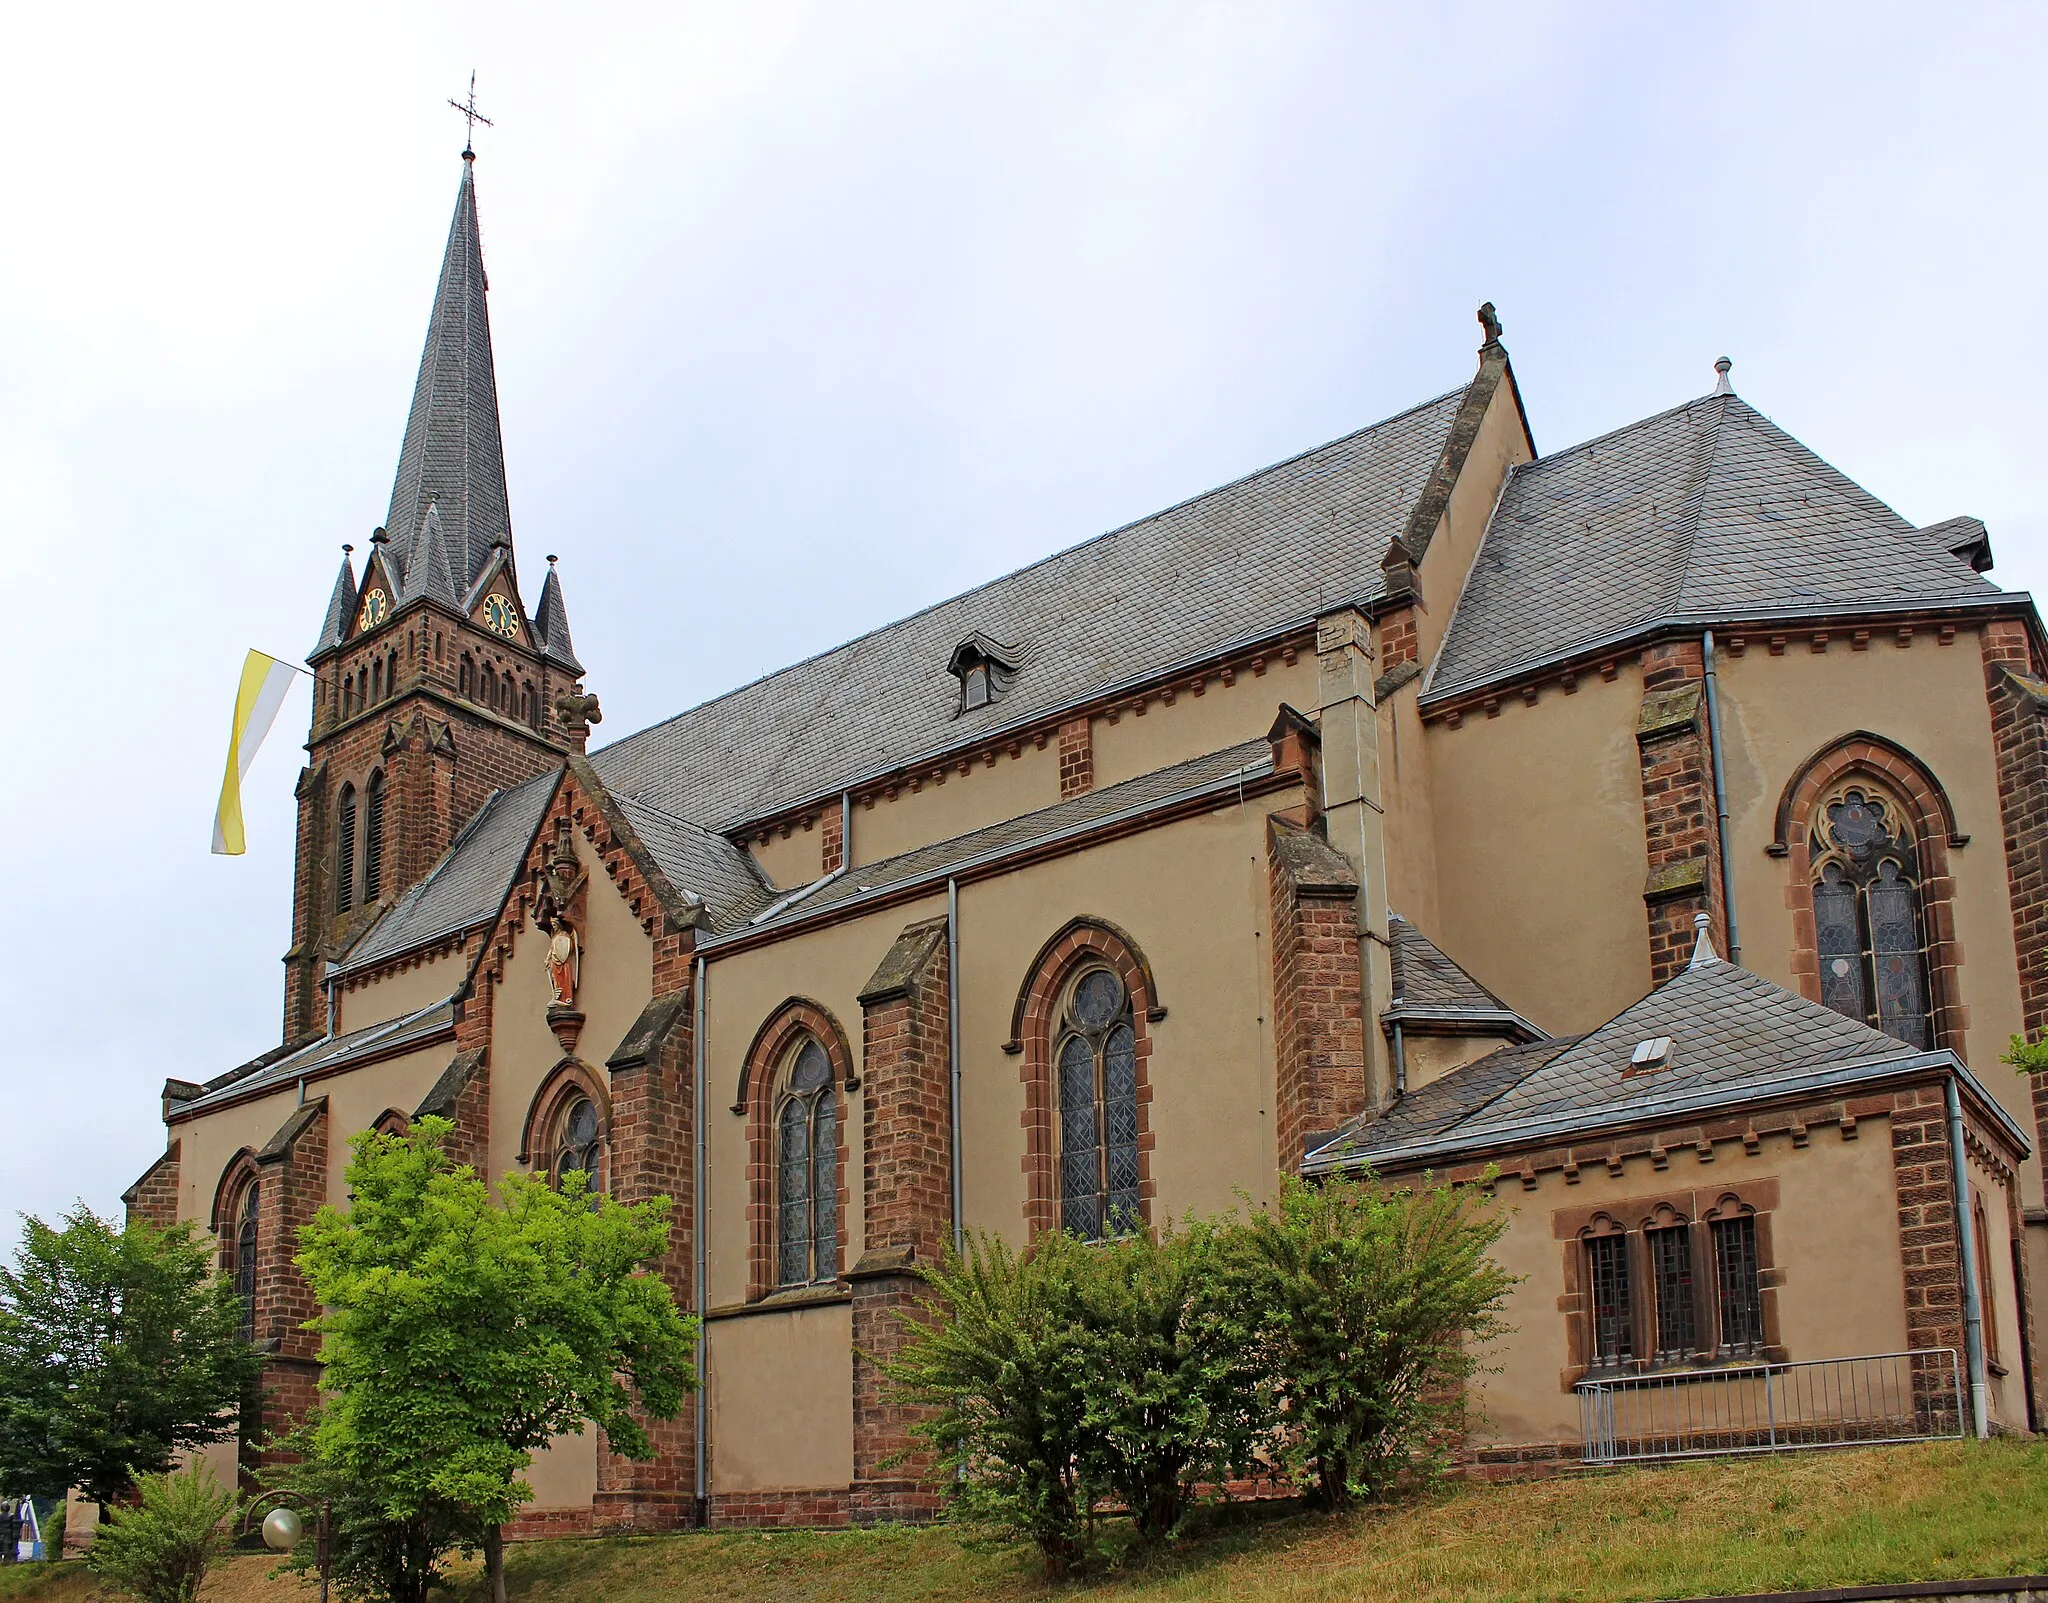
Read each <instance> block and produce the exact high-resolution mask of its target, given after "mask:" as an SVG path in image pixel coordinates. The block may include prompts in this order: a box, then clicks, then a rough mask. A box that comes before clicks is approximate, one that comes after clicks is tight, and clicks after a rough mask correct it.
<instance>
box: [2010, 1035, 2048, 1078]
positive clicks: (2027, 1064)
mask: <svg viewBox="0 0 2048 1603" xmlns="http://www.w3.org/2000/svg"><path fill="white" fill-rule="evenodd" d="M2004 1056H2005V1061H2006V1062H2008V1063H2010V1064H2011V1065H2012V1066H2013V1067H2014V1068H2016V1069H2018V1070H2019V1071H2020V1073H2022V1074H2035V1073H2039V1072H2040V1071H2042V1070H2048V1035H2044V1036H2042V1037H2041V1039H2040V1040H2038V1041H2029V1040H2028V1039H2027V1038H2026V1037H2025V1036H2024V1035H2015V1036H2014V1037H2013V1038H2012V1042H2011V1044H2010V1045H2008V1046H2007V1047H2006V1049H2005V1054H2004Z"/></svg>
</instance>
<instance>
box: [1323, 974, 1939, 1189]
mask: <svg viewBox="0 0 2048 1603" xmlns="http://www.w3.org/2000/svg"><path fill="white" fill-rule="evenodd" d="M1659 1036H1665V1037H1669V1039H1670V1042H1671V1054H1670V1061H1669V1066H1668V1067H1666V1068H1662V1069H1656V1070H1652V1071H1650V1072H1648V1073H1640V1074H1630V1073H1628V1072H1627V1071H1628V1070H1629V1069H1630V1066H1631V1061H1630V1060H1631V1058H1632V1056H1633V1055H1634V1052H1635V1049H1636V1047H1637V1045H1638V1044H1639V1043H1640V1042H1643V1041H1647V1040H1651V1039H1654V1038H1656V1037H1659ZM1536 1046H1538V1047H1544V1048H1553V1049H1554V1048H1557V1046H1558V1043H1556V1042H1539V1043H1536ZM1918 1055H1919V1054H1918V1053H1917V1052H1916V1050H1915V1049H1914V1048H1913V1047H1910V1046H1908V1045H1906V1044H1905V1043H1904V1042H1901V1041H1896V1040H1894V1039H1893V1038H1892V1037H1891V1036H1889V1035H1884V1034H1880V1033H1879V1032H1878V1031H1876V1030H1873V1029H1871V1028H1870V1027H1869V1026H1868V1025H1865V1024H1861V1023H1859V1022H1858V1021H1856V1020H1855V1019H1847V1018H1844V1017H1842V1015H1841V1014H1839V1013H1836V1012H1834V1011H1832V1010H1831V1009H1829V1008H1825V1007H1823V1006H1821V1004H1820V1003H1818V1002H1812V1001H1808V1000H1807V999H1806V998H1805V997H1802V996H1795V995H1794V994H1793V993H1792V992H1790V991H1787V990H1785V989H1784V988H1783V987H1782V986H1778V985H1774V984H1772V983H1771V981H1769V980H1767V979H1765V978H1763V977H1762V976H1761V975H1758V974H1752V973H1750V972H1749V971H1748V970H1747V969H1741V968H1737V967H1735V966H1734V965H1733V964H1731V963H1724V962H1722V961H1721V960H1720V959H1718V958H1708V959H1706V960H1704V961H1696V962H1694V963H1693V964H1692V965H1691V966H1690V967H1688V968H1685V969H1682V970H1681V971H1680V972H1679V973H1678V974H1676V975H1675V976H1673V977H1672V978H1671V979H1669V980H1667V981H1666V982H1665V983H1664V984H1662V985H1660V986H1659V987H1658V988H1657V989H1656V990H1654V991H1652V992H1651V993H1650V994H1649V995H1648V996H1646V997H1644V998H1643V999H1642V1000H1641V1001H1639V1002H1636V1003H1634V1004H1632V1005H1631V1006H1629V1007H1626V1008H1624V1009H1623V1010H1622V1011H1621V1012H1620V1013H1618V1014H1616V1015H1615V1016H1614V1017H1613V1018H1612V1019H1610V1020H1608V1021H1607V1023H1605V1024H1603V1025H1601V1026H1600V1028H1598V1029H1597V1030H1594V1031H1592V1032H1591V1033H1590V1034H1587V1035H1583V1036H1581V1037H1579V1038H1578V1039H1577V1040H1575V1041H1572V1042H1569V1043H1567V1044H1565V1045H1564V1046H1563V1047H1562V1049H1561V1050H1546V1051H1538V1050H1534V1049H1532V1048H1529V1047H1506V1048H1503V1049H1502V1050H1501V1051H1499V1052H1493V1053H1489V1054H1488V1055H1487V1056H1486V1057H1483V1058H1480V1059H1478V1060H1477V1061H1475V1062H1472V1063H1468V1064H1465V1065H1464V1066H1463V1067H1461V1068H1456V1069H1453V1070H1451V1071H1450V1072H1449V1073H1448V1074H1446V1075H1445V1076H1444V1077H1443V1078H1442V1079H1441V1080H1437V1081H1434V1082H1432V1083H1431V1084H1430V1085H1429V1086H1427V1087H1425V1088H1424V1090H1423V1091H1421V1092H1418V1093H1417V1094H1416V1098H1415V1099H1414V1100H1420V1099H1421V1098H1424V1097H1428V1099H1429V1100H1428V1101H1426V1102H1422V1103H1421V1106H1420V1107H1418V1108H1413V1109H1410V1108H1405V1106H1404V1104H1402V1103H1397V1104H1396V1105H1395V1107H1394V1108H1393V1109H1392V1110H1390V1111H1389V1112H1388V1113H1387V1114H1385V1115H1384V1116H1382V1117H1381V1118H1379V1119H1376V1120H1361V1121H1359V1122H1358V1123H1356V1124H1354V1125H1353V1126H1351V1127H1349V1128H1348V1129H1347V1130H1346V1131H1344V1132H1342V1133H1341V1134H1340V1135H1338V1136H1335V1137H1333V1138H1332V1141H1331V1143H1330V1144H1329V1146H1328V1147H1327V1148H1326V1149H1325V1152H1324V1153H1322V1154H1319V1153H1318V1152H1317V1150H1316V1149H1315V1147H1314V1145H1313V1144H1312V1146H1311V1154H1310V1155H1311V1159H1312V1160H1315V1159H1317V1158H1318V1157H1321V1156H1326V1157H1327V1158H1328V1159H1330V1160H1335V1161H1339V1162H1341V1161H1348V1160H1355V1159H1364V1160H1368V1161H1369V1160H1371V1159H1372V1158H1373V1157H1374V1155H1375V1154H1384V1153H1389V1152H1393V1151H1395V1150H1397V1149H1398V1148H1400V1147H1402V1146H1404V1145H1407V1144H1410V1143H1413V1142H1416V1141H1418V1140H1423V1139H1435V1140H1439V1141H1454V1142H1455V1144H1456V1145H1457V1146H1458V1147H1459V1148H1460V1149H1461V1150H1464V1149H1476V1150H1485V1149H1486V1148H1487V1147H1488V1145H1489V1144H1490V1143H1497V1142H1505V1141H1508V1140H1511V1139H1513V1138H1515V1136H1516V1135H1517V1134H1518V1133H1519V1132H1521V1131H1522V1130H1524V1129H1526V1128H1527V1127H1528V1126H1529V1125H1530V1124H1531V1123H1533V1122H1536V1121H1544V1122H1545V1124H1546V1125H1556V1126H1558V1127H1559V1131H1560V1132H1562V1133H1569V1131H1570V1130H1571V1129H1573V1128H1598V1127H1602V1126H1605V1125H1609V1124H1613V1123H1617V1122H1626V1121H1627V1120H1629V1119H1633V1118H1638V1117H1642V1116H1646V1115H1652V1114H1655V1113H1656V1112H1657V1110H1658V1108H1659V1107H1660V1105H1664V1104H1669V1103H1672V1102H1674V1101H1677V1100H1680V1099H1685V1100H1687V1101H1688V1103H1689V1104H1690V1103H1692V1102H1696V1101H1697V1100H1698V1099H1699V1098H1700V1097H1701V1096H1703V1095H1709V1096H1710V1095H1712V1094H1716V1093H1719V1094H1725V1097H1726V1099H1727V1100H1728V1101H1739V1100H1741V1098H1742V1097H1743V1096H1745V1095H1749V1094H1755V1093H1759V1092H1765V1091H1768V1090H1769V1089H1770V1088H1771V1086H1772V1085H1773V1084H1775V1083H1777V1082H1782V1081H1786V1080H1790V1079H1794V1078H1797V1077H1798V1076H1800V1075H1803V1074H1809V1073H1814V1072H1817V1071H1820V1070H1823V1069H1836V1068H1842V1067H1846V1066H1852V1065H1873V1066H1874V1065H1878V1064H1883V1063H1889V1062H1891V1061H1893V1060H1896V1059H1905V1058H1912V1057H1916V1056H1918ZM1452 1082H1455V1083H1452ZM1440 1087H1441V1088H1442V1089H1439V1088H1440ZM1482 1092H1483V1093H1484V1094H1483V1095H1481V1094H1480V1093H1482ZM1432 1093H1433V1095H1432Z"/></svg>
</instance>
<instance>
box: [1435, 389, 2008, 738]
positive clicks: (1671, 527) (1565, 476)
mask: <svg viewBox="0 0 2048 1603" xmlns="http://www.w3.org/2000/svg"><path fill="white" fill-rule="evenodd" d="M1956 522H1957V520H1955V519H1950V520H1948V521H1947V522H1946V523H1943V524H1938V525H1935V526H1934V528H1932V529H1927V530H1922V529H1915V528H1914V527H1913V525H1912V524H1910V523H1908V522H1907V521H1906V520H1905V519H1904V518H1902V517H1900V516H1899V515H1898V513H1896V512H1894V511H1893V510H1892V509H1891V508H1890V507H1888V506H1886V505H1885V504H1884V503H1883V502H1882V501H1880V500H1878V499H1877V498H1876V497H1875V496H1873V495H1871V494H1870V493H1869V492H1868V491H1867V490H1864V489H1863V488H1862V487H1861V486H1859V485H1857V484H1855V483H1853V482H1851V481H1850V480H1849V479H1848V478H1846V477H1845V476H1844V475H1842V474H1841V473H1839V472H1838V471H1836V470H1835V469H1834V468H1832V467H1830V466H1829V465H1828V464H1827V463H1826V462H1824V461H1822V460H1821V459H1820V458H1819V457H1818V456H1816V455H1814V453H1813V452H1811V451H1810V450H1808V449H1807V448H1806V447H1805V446H1804V445H1801V444H1800V443H1799V441H1797V440H1795V439H1793V438H1792V436H1791V435H1789V434H1787V433H1786V432H1785V431H1784V430H1783V429H1781V428H1779V427H1778V426H1777V425H1776V424H1774V423H1772V422H1771V421H1770V419H1768V418H1766V417H1764V416H1763V415H1762V414H1761V413H1760V412H1757V411H1756V410H1755V409H1754V408H1752V407H1750V406H1749V405H1747V404H1746V403H1745V402H1744V401H1743V400H1742V399H1741V398H1740V397H1739V396H1735V395H1710V396H1705V397H1702V398H1701V399H1699V400H1696V401H1691V402H1688V403H1687V404H1686V405H1684V406H1680V407H1674V408H1673V409H1672V410H1670V411H1668V412H1661V413H1659V414H1658V415H1657V416H1655V417H1650V418H1645V419H1644V420H1643V421H1642V422H1640V423H1633V424H1630V425H1629V426H1628V427H1627V428H1623V429H1617V430H1615V431H1614V432H1613V433H1611V434H1604V435H1602V436H1600V437H1599V438H1598V439H1595V440H1589V441H1587V442H1586V443H1585V444H1583V445H1575V446H1573V447H1571V449H1569V450H1565V451H1558V452H1555V453H1553V454H1552V455H1550V456H1546V457H1543V458H1541V459H1540V460H1538V461H1536V462H1533V463H1530V464H1527V465H1525V466H1522V467H1519V468H1517V469H1515V471H1514V473H1513V474H1512V476H1511V477H1510V478H1509V480H1508V483H1507V486H1506V488H1505V489H1504V490H1503V491H1502V493H1501V497H1500V503H1499V505H1498V506H1497V507H1496V508H1495V510H1494V513H1493V517H1492V519H1491V521H1490V522H1489V523H1488V525H1487V531H1486V535H1485V538H1484V539H1483V540H1482V542H1481V543H1480V547H1479V552H1478V555H1477V557H1476V558H1475V559H1474V561H1473V565H1472V572H1471V575H1470V577H1469V578H1468V579H1467V580H1466V583H1465V590H1464V594H1463V595H1462V596H1461V597H1460V598H1459V600H1458V604H1457V608H1456V611H1455V612H1454V613H1453V615H1452V618H1451V623H1450V627H1449V630H1448V632H1447V634H1446V636H1445V639H1444V643H1443V648H1442V650H1441V651H1440V652H1439V654H1438V656H1437V659H1436V661H1435V662H1434V663H1433V664H1432V665H1431V668H1430V671H1429V675H1428V677H1427V678H1426V679H1425V680H1424V681H1423V687H1422V699H1423V700H1424V701H1425V702H1430V701H1440V700H1443V699H1445V698H1447V697H1452V696H1456V695H1459V694H1461V693H1464V692H1467V691H1471V690H1475V689H1478V688H1479V687H1481V686H1483V685H1487V684H1490V683H1494V682H1497V681H1499V680H1501V679H1504V678H1507V677H1509V676H1511V675H1513V674H1515V673H1517V672H1519V671H1521V670H1524V669H1527V668H1530V667H1534V666H1537V665H1539V664H1542V663H1546V662H1549V661H1553V660H1556V659H1559V658H1562V657H1565V656H1567V655H1570V654H1571V653H1573V652H1576V651H1581V650H1593V649H1596V648H1597V647H1599V646H1600V645H1601V644H1603V643H1605V642H1607V641H1609V640H1615V641H1619V640H1621V639H1623V638H1626V637H1628V636H1629V635H1631V634H1634V633H1637V632H1640V631H1642V630H1644V629H1647V628H1649V627H1652V626H1654V625H1656V624H1658V623H1662V622H1667V621H1678V620H1685V619H1699V620H1703V621H1706V622H1720V621H1722V620H1733V619H1747V618H1769V617H1771V616H1802V615H1803V616H1815V615H1830V614H1841V613H1845V612H1856V611H1859V610H1864V611H1878V610H1891V609H1897V608H1902V607H1903V608H1911V607H1933V606H1954V605H1958V604H1961V605H1969V604H1972V603H1980V602H1986V601H1991V600H1996V599H2000V598H2001V597H2002V595H2003V593H2002V592H2001V591H2000V590H1999V589H1998V588H1997V587H1996V586H1995V585H1993V584H1991V583H1990V582H1989V581H1988V580H1986V579H1983V578H1981V577H1980V576H1979V575H1978V574H1977V573H1976V572H1975V571H1974V570H1973V569H1972V568H1971V566H1970V565H1969V563H1968V562H1967V561H1965V560H1963V559H1962V558H1959V557H1957V556H1956V555H1954V554H1952V551H1951V546H1952V545H1954V544H1957V543H1961V539H1962V537H1961V536H1960V535H1958V533H1957V532H1956V531H1955V530H1954V528H1953V527H1952V525H1954V524H1955V523H1956ZM1979 532H1980V533H1981V525H1979Z"/></svg>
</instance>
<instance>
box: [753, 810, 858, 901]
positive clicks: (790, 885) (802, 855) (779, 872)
mask: <svg viewBox="0 0 2048 1603" xmlns="http://www.w3.org/2000/svg"><path fill="white" fill-rule="evenodd" d="M830 805H831V806H832V807H834V808H836V807H837V806H838V805H839V804H838V802H836V801H834V802H832V803H831V804H830ZM735 838H741V837H735ZM743 845H744V847H745V849H746V852H747V855H748V856H750V857H752V858H753V859H754V861H755V862H756V863H758V864H760V866H761V871H762V872H763V873H764V874H766V875H767V876H768V879H769V882H770V883H771V884H773V885H774V886H775V888H776V889H777V890H783V891H793V890H795V889H796V888H797V887H798V886H799V885H808V884H810V882H811V881H812V880H814V879H816V878H817V877H818V876H819V875H820V874H822V873H824V872H825V832H824V830H823V828H821V827H820V825H819V824H813V825H812V826H811V827H810V828H809V829H805V828H804V827H803V826H802V825H801V824H799V825H797V826H796V827H795V828H794V829H792V830H790V832H789V836H788V838H787V839H784V838H783V836H782V835H781V834H780V833H779V832H778V833H775V834H771V835H770V836H769V837H768V838H767V839H766V840H765V841H763V840H756V839H755V838H754V837H753V836H751V835H748V836H745V837H744V838H743Z"/></svg>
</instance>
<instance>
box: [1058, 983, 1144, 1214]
mask: <svg viewBox="0 0 2048 1603" xmlns="http://www.w3.org/2000/svg"><path fill="white" fill-rule="evenodd" d="M1053 1066H1054V1078H1055V1090H1056V1093H1057V1096H1058V1099H1059V1138H1060V1150H1059V1188H1060V1214H1059V1218H1060V1226H1061V1228H1062V1229H1065V1230H1071V1231H1073V1232H1074V1233H1075V1234H1076V1235H1079V1236H1084V1237H1086V1238H1088V1239H1089V1240H1091V1241H1092V1240H1099V1239H1100V1238H1102V1237H1104V1236H1112V1235H1120V1234H1122V1233H1123V1232H1125V1231H1128V1230H1133V1229H1136V1228H1137V1226H1138V1224H1139V1222H1140V1219H1141V1211H1140V1206H1139V1183H1138V1049H1137V1034H1136V1031H1135V1029H1134V1027H1133V1022H1132V1018H1131V997H1130V992H1129V991H1128V990H1126V989H1125V987H1124V982H1123V981H1122V979H1120V978H1119V977H1118V976H1117V974H1116V973H1115V971H1114V970H1111V969H1107V968H1092V969H1089V970H1087V971H1086V972H1085V973H1083V974H1082V975H1081V976H1080V977H1079V978H1078V979H1076V980H1075V981H1074V983H1073V985H1072V986H1071V987H1070V988H1069V990H1068V992H1067V1004H1066V1008H1065V1010H1064V1013H1063V1016H1062V1022H1061V1025H1060V1033H1059V1037H1058V1044H1057V1045H1056V1046H1055V1048H1054V1050H1053Z"/></svg>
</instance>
